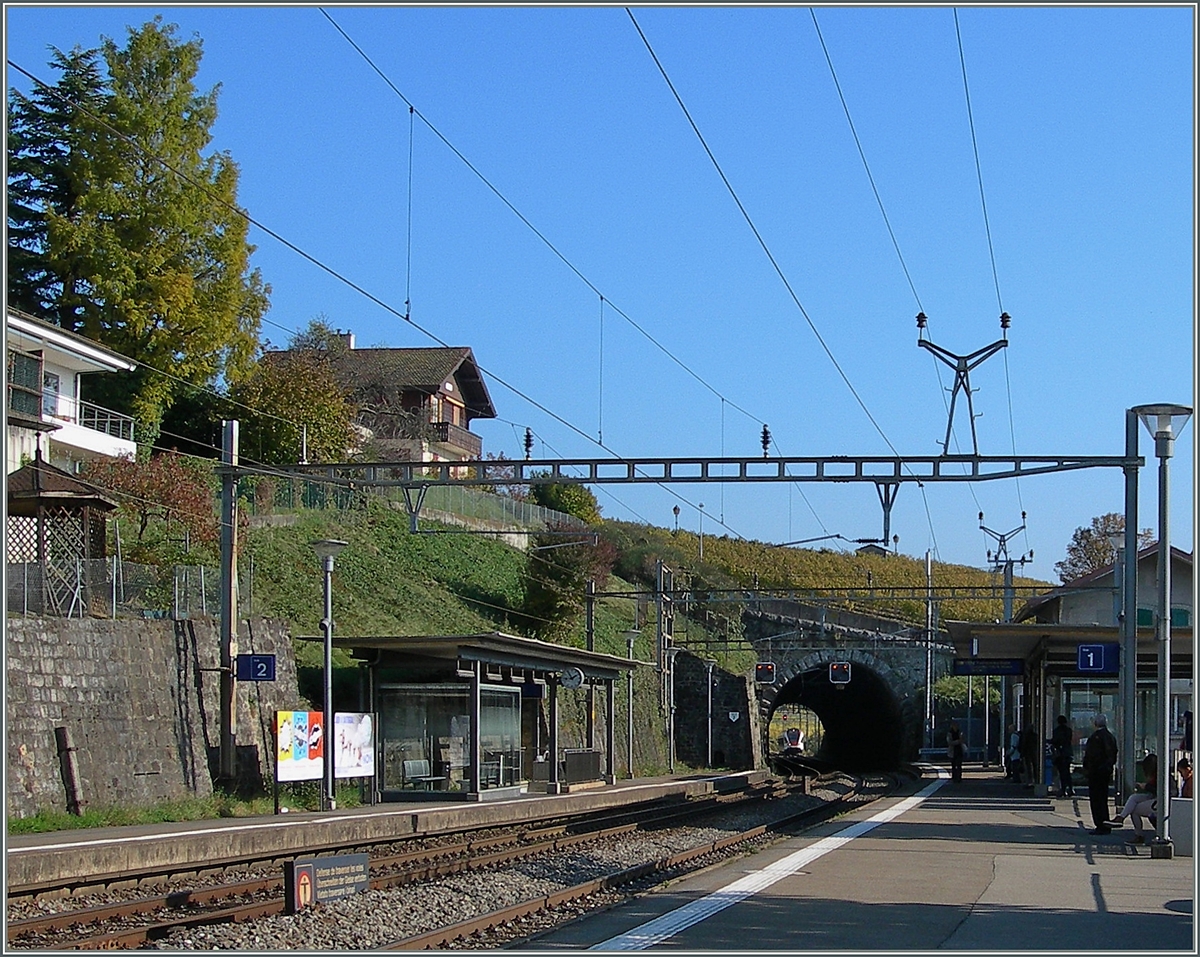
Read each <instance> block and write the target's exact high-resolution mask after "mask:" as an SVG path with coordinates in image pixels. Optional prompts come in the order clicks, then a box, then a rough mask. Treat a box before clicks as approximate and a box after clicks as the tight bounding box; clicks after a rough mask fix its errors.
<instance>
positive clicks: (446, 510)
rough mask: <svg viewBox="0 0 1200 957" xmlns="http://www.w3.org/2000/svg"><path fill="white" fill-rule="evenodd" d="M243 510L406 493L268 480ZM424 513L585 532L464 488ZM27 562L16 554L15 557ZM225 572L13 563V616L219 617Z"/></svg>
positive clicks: (350, 505) (574, 521) (342, 505)
mask: <svg viewBox="0 0 1200 957" xmlns="http://www.w3.org/2000/svg"><path fill="white" fill-rule="evenodd" d="M238 495H239V499H240V501H241V504H242V506H243V508H244V509H245V510H246V511H248V512H249V513H250V514H251V515H271V514H290V513H295V512H299V511H301V510H308V509H330V510H335V511H340V512H347V513H349V512H353V511H356V510H362V509H365V508H366V505H367V502H368V500H371V499H374V500H381V501H385V502H389V503H391V504H394V505H396V506H397V507H403V493H402V492H401V490H400V489H399V488H394V487H385V488H373V487H368V488H348V487H346V486H342V485H333V484H330V483H326V482H320V481H312V480H309V479H302V478H291V477H271V478H269V479H268V478H263V477H260V476H255V477H250V478H246V479H243V480H242V481H241V482H240V483H239V486H238ZM422 514H426V515H427V517H429V518H439V517H440V518H443V519H444V518H445V517H446V516H453V517H455V518H457V519H460V520H463V521H464V522H467V523H471V524H476V525H479V526H481V527H486V528H489V529H492V530H512V531H514V532H518V533H519V532H522V531H536V530H539V529H544V528H546V527H547V526H548V525H565V526H572V527H579V528H583V527H585V526H584V523H583V522H581V521H580V520H579V519H578V518H576V517H575V516H573V515H567V514H565V513H563V512H558V511H555V510H554V509H549V508H543V507H541V506H539V505H534V504H532V503H529V502H522V501H520V500H518V499H514V498H510V497H509V496H506V495H497V494H494V493H491V492H486V491H481V490H477V489H471V488H463V487H461V486H450V487H447V486H431V487H430V488H429V489H428V490H427V492H426V495H425V500H424V504H423V507H422ZM21 557H24V556H23V555H20V554H10V555H9V558H10V559H15V558H21ZM247 558H248V560H245V561H243V562H241V563H239V567H238V579H239V581H238V585H239V587H238V606H239V607H238V615H237V617H239V618H244V617H248V616H250V615H252V614H253V612H254V610H253V602H254V562H253V558H252V557H249V556H247ZM220 587H221V572H220V569H219V568H216V567H208V566H204V565H161V566H160V565H140V564H135V563H133V562H125V561H119V560H118V559H117V558H115V557H113V558H108V559H96V560H85V559H76V560H75V563H74V567H73V568H72V567H71V565H70V563H69V562H68V563H66V564H65V565H64V564H62V563H60V564H58V565H56V567H55V570H54V573H53V575H48V574H47V573H46V571H45V569H43V567H42V566H41V565H39V564H38V563H37V562H34V561H18V560H10V561H9V562H8V588H7V593H6V595H5V599H6V602H7V605H6V611H7V613H8V614H9V615H21V616H26V617H28V616H31V615H36V616H39V617H42V616H51V617H67V618H84V617H101V618H173V619H184V618H193V617H203V616H216V615H218V614H219V613H220V608H221V604H220V603H221V595H220Z"/></svg>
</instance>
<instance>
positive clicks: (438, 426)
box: [429, 422, 483, 459]
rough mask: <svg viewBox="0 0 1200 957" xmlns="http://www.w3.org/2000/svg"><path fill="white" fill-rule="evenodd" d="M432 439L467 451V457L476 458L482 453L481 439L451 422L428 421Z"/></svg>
mask: <svg viewBox="0 0 1200 957" xmlns="http://www.w3.org/2000/svg"><path fill="white" fill-rule="evenodd" d="M429 428H430V431H431V432H432V434H433V441H435V442H441V443H443V444H445V445H450V446H453V447H454V448H456V449H459V450H460V451H463V452H466V453H467V458H471V459H477V458H480V457H481V456H482V455H483V439H481V438H480V437H479V436H478V435H476V434H475V433H474V432H471V431H469V430H468V429H464V428H463V427H462V426H461V425H455V424H454V423H453V422H430V423H429Z"/></svg>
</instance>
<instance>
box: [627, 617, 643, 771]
mask: <svg viewBox="0 0 1200 957" xmlns="http://www.w3.org/2000/svg"><path fill="white" fill-rule="evenodd" d="M640 634H641V632H640V631H638V630H637V629H636V628H631V629H630V630H629V631H627V632H625V643H626V645H627V647H628V651H629V660H630V661H633V643H634V642H635V641H637V639H638V636H639V635H640ZM625 753H626V754H627V755H628V757H627V758H626V763H627V766H628V767H627V770H628V771H629V777H630V778H632V777H633V666H632V665H630V667H629V671H628V672H626V674H625Z"/></svg>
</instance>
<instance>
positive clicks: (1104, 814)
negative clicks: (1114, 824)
mask: <svg viewBox="0 0 1200 957" xmlns="http://www.w3.org/2000/svg"><path fill="white" fill-rule="evenodd" d="M1116 763H1117V739H1116V738H1115V737H1113V733H1112V732H1111V731H1109V730H1108V721H1107V719H1106V718H1105V717H1104V715H1102V714H1098V715H1096V716H1095V717H1094V718H1093V719H1092V733H1091V734H1090V735H1088V739H1087V746H1086V747H1085V748H1084V749H1083V773H1084V776H1085V777H1086V778H1087V785H1088V802H1089V803H1090V804H1091V806H1092V822H1093V823H1094V824H1095V825H1096V827H1095V829H1094V830H1093V831H1092V832H1091V833H1093V834H1109V833H1111V831H1112V828H1111V827H1110V826H1109V824H1108V821H1109V813H1108V786H1109V784H1111V783H1112V774H1113V767H1114V766H1116Z"/></svg>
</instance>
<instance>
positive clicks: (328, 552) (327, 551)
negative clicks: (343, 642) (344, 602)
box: [312, 538, 347, 811]
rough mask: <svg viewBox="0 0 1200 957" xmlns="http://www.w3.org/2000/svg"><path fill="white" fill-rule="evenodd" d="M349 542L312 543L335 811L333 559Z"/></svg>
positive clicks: (328, 787)
mask: <svg viewBox="0 0 1200 957" xmlns="http://www.w3.org/2000/svg"><path fill="white" fill-rule="evenodd" d="M346 545H347V543H346V542H343V541H341V540H340V539H336V538H322V539H319V540H318V541H315V542H313V543H312V547H313V551H315V552H316V553H317V558H318V559H319V560H320V562H321V566H322V568H323V569H324V571H325V616H324V617H323V618H322V619H321V633H322V636H323V638H324V642H325V672H324V678H325V701H324V705H323V707H324V713H323V716H322V722H323V723H324V725H325V727H324V728H322V729H321V736H322V747H324V749H325V750H324V755H325V762H324V763H325V768H324V770H325V774H324V777H325V803H326V805H327V806H328V808H329V809H330V810H331V811H332V810H334V809H336V808H337V798H336V796H335V792H334V785H333V751H334V748H333V560H334V559H335V558H337V556H338V554H339V553H340V552H341V550H342V549H343V548H345V547H346Z"/></svg>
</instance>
